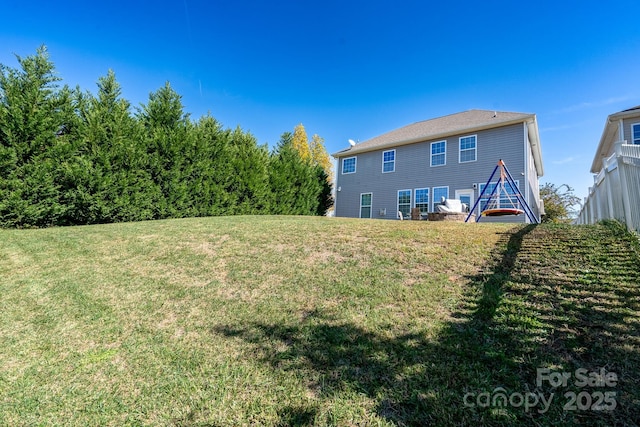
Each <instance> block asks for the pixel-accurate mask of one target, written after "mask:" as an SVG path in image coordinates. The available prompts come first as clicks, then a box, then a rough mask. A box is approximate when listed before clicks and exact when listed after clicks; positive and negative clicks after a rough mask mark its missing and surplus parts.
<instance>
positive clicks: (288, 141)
mask: <svg viewBox="0 0 640 427" xmlns="http://www.w3.org/2000/svg"><path fill="white" fill-rule="evenodd" d="M269 181H270V184H271V191H272V197H273V202H272V204H273V206H272V210H271V212H272V213H274V214H284V215H315V214H317V212H318V204H319V203H318V200H319V195H320V193H321V191H322V187H321V185H320V183H319V181H318V175H317V169H316V168H315V166H313V165H312V164H311V163H310V162H308V161H305V160H304V159H303V158H302V157H301V156H300V153H299V152H298V150H297V149H296V148H295V147H294V144H293V135H291V133H289V132H285V133H284V134H283V135H282V137H281V138H280V142H279V143H278V145H277V147H276V149H275V151H274V152H273V153H272V156H271V162H270V176H269Z"/></svg>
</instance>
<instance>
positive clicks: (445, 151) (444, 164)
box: [429, 139, 447, 168]
mask: <svg viewBox="0 0 640 427" xmlns="http://www.w3.org/2000/svg"><path fill="white" fill-rule="evenodd" d="M441 142H444V153H442V154H444V163H443V164H441V165H434V164H433V144H440V143H441ZM439 155H440V154H438V156H439ZM446 165H447V140H446V139H444V140H442V141H433V142H432V143H431V144H430V145H429V166H430V167H432V168H437V167H440V166H446Z"/></svg>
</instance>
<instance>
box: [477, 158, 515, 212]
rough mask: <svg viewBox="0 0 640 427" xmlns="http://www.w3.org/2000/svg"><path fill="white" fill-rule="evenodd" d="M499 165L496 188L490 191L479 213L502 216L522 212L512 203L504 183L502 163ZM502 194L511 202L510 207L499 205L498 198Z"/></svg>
mask: <svg viewBox="0 0 640 427" xmlns="http://www.w3.org/2000/svg"><path fill="white" fill-rule="evenodd" d="M500 166H501V168H500V181H499V182H498V188H497V189H494V191H493V192H492V193H491V196H489V201H488V202H487V204H486V206H485V209H484V210H483V211H482V212H480V215H482V216H504V215H520V214H523V213H524V211H523V210H522V209H520V208H518V206H517V205H516V204H515V203H513V200H512V199H511V195H510V194H509V192H508V191H507V188H506V187H505V185H504V180H505V178H506V174H505V170H504V165H503V164H500ZM509 185H511V183H509ZM502 194H503V195H504V196H502V198H503V199H507V200H508V201H509V203H510V204H511V207H504V206H500V199H501V195H502Z"/></svg>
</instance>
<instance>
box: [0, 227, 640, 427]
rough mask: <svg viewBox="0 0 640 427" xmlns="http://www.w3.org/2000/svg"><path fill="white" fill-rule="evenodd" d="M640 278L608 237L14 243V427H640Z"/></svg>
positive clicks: (316, 235)
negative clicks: (558, 381)
mask: <svg viewBox="0 0 640 427" xmlns="http://www.w3.org/2000/svg"><path fill="white" fill-rule="evenodd" d="M639 266H640V250H639V245H638V243H637V240H635V239H634V237H632V236H630V235H628V234H626V233H624V232H622V231H621V229H620V228H618V227H617V226H615V225H614V224H608V225H598V226H590V227H587V226H580V227H578V226H566V225H565V226H547V225H540V226H527V227H524V226H518V227H514V226H513V225H505V224H483V223H480V224H460V223H430V222H410V221H402V222H400V221H375V220H371V221H369V220H349V219H336V218H332V219H329V218H311V217H304V218H303V217H269V216H266V217H224V218H198V219H183V220H170V221H154V222H140V223H127V224H113V225H100V226H90V227H69V228H51V229H42V230H0V425H11V426H20V425H60V426H74V425H75V426H85V425H113V426H121V425H149V426H156V425H175V426H228V425H283V426H286V425H300V426H304V425H338V426H344V425H347V426H348V425H397V426H402V425H544V426H551V425H572V424H574V425H577V424H580V425H584V424H591V425H603V426H604V425H616V424H617V425H637V424H636V423H637V420H639V419H640V375H639V372H640V286H639V283H640V272H639V268H640V267H639ZM579 368H582V369H584V371H581V372H586V373H587V374H589V373H596V372H597V373H600V372H602V371H601V368H604V369H605V371H606V372H609V373H612V374H615V378H616V381H615V384H613V383H612V382H611V381H610V382H609V383H608V384H606V385H602V384H590V385H584V386H581V385H582V384H580V382H579V381H578V377H576V369H579ZM538 369H547V370H548V371H545V372H547V374H546V375H550V376H551V377H549V376H547V377H545V380H544V381H542V383H541V384H540V385H538V384H537V382H536V379H537V377H538V376H539V375H537V372H538V371H537V370H538ZM562 373H565V374H566V373H568V374H569V375H571V378H569V379H568V381H567V383H566V385H564V384H563V385H560V386H559V387H555V388H554V387H552V384H551V382H550V381H549V380H548V379H549V378H551V379H553V378H555V377H554V375H555V376H559V375H561V374H562ZM594 375H595V374H594ZM502 390H504V392H503V393H504V394H505V395H506V396H508V397H509V398H510V399H511V403H509V404H507V405H506V406H505V405H502V406H501V405H500V403H499V401H496V400H495V399H494V398H495V397H496V395H498V394H500V393H502ZM552 393H553V396H552V397H551V394H552ZM572 393H573V394H575V396H577V397H576V400H575V402H573V404H572V402H571V396H572ZM534 396H536V397H537V396H542V397H544V398H546V399H551V400H550V404H549V405H548V408H547V410H546V411H544V413H541V412H542V411H543V409H542V408H543V406H542V403H541V402H537V404H536V405H533V404H532V403H533V401H532V400H530V403H531V404H527V405H528V406H529V407H528V408H525V404H524V403H523V401H522V400H518V399H519V398H520V397H521V398H522V399H533V398H534ZM602 396H606V398H605V399H604V400H603V398H602ZM485 398H488V399H489V401H488V402H489V404H484V403H485V402H487V401H486V400H483V399H485ZM492 399H493V401H492ZM600 404H602V405H600ZM572 405H573V406H575V407H576V408H575V410H572V409H573V407H572ZM613 406H615V407H613ZM598 408H599V409H600V410H594V409H598Z"/></svg>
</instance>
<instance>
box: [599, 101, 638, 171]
mask: <svg viewBox="0 0 640 427" xmlns="http://www.w3.org/2000/svg"><path fill="white" fill-rule="evenodd" d="M616 143H619V144H626V145H640V105H639V106H637V107H633V108H630V109H628V110H623V111H620V112H618V113H614V114H611V115H610V116H609V117H607V121H606V122H605V124H604V130H603V131H602V137H601V138H600V143H599V144H598V149H597V150H596V155H595V157H594V158H593V163H592V164H591V173H599V172H600V171H601V170H602V167H603V166H604V163H603V162H604V160H605V159H606V158H608V157H611V156H612V155H614V154H615V146H616Z"/></svg>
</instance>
